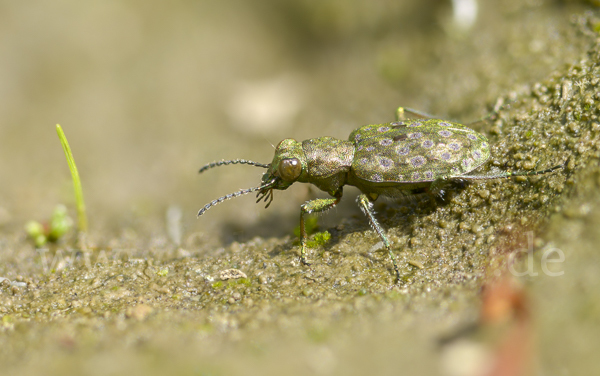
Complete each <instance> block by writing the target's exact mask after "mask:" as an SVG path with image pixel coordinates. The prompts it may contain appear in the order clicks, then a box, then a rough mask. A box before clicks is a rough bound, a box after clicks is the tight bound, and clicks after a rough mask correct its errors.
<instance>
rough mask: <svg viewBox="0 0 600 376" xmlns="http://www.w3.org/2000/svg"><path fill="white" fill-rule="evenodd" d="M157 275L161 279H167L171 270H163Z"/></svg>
mask: <svg viewBox="0 0 600 376" xmlns="http://www.w3.org/2000/svg"><path fill="white" fill-rule="evenodd" d="M156 275H158V276H159V277H166V276H167V275H169V269H167V268H165V269H161V270H159V271H158V272H156Z"/></svg>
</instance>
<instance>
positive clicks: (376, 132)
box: [198, 107, 564, 283]
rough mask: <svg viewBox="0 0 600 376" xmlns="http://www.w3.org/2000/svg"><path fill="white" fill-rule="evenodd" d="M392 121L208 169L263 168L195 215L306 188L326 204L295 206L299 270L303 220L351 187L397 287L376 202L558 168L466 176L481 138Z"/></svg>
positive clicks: (451, 128) (434, 125)
mask: <svg viewBox="0 0 600 376" xmlns="http://www.w3.org/2000/svg"><path fill="white" fill-rule="evenodd" d="M396 117H397V121H395V122H392V123H386V124H377V125H365V126H363V127H360V128H358V129H355V130H354V131H353V132H352V133H351V134H350V136H349V138H348V140H347V141H346V140H339V139H336V138H333V137H319V138H312V139H309V140H305V141H302V142H298V141H296V140H294V139H291V138H287V139H285V140H283V141H281V142H280V143H279V145H277V148H276V149H275V156H274V158H273V161H272V162H271V163H270V164H262V163H257V162H252V161H248V160H245V159H235V160H222V161H219V162H213V163H209V164H207V165H206V166H204V167H202V168H201V169H200V171H199V172H203V171H206V170H208V169H210V168H213V167H217V166H223V165H229V164H249V165H253V166H258V167H262V168H266V169H267V172H266V173H264V174H263V176H262V181H261V184H260V186H258V187H254V188H249V189H243V190H240V191H238V192H235V193H231V194H228V195H226V196H223V197H220V198H218V199H216V200H214V201H212V202H209V203H208V204H206V205H205V206H204V207H203V208H202V209H200V211H199V212H198V217H199V216H201V215H202V214H204V213H205V212H206V211H207V210H208V209H210V208H211V207H213V206H215V205H217V204H219V203H221V202H223V201H226V200H229V199H232V198H235V197H239V196H242V195H245V194H248V193H252V192H258V193H257V198H258V199H257V201H256V202H257V203H258V202H260V201H261V200H264V202H266V206H265V207H269V205H270V204H271V202H272V201H273V190H274V189H278V190H284V189H287V188H288V187H289V186H291V185H292V184H294V183H296V182H299V183H310V184H313V185H314V186H316V187H317V188H319V189H321V190H323V191H325V192H327V193H328V194H329V195H331V196H332V197H333V198H318V199H314V200H311V201H307V202H305V203H304V204H302V205H301V206H300V257H301V261H302V263H303V264H304V265H310V264H309V263H308V261H307V259H306V241H307V234H306V230H305V226H304V215H305V214H309V213H317V212H324V211H326V210H329V209H331V208H333V207H335V206H336V205H337V204H338V203H339V202H340V200H341V198H342V191H343V187H344V185H352V186H355V187H357V188H358V189H359V190H360V191H361V194H360V195H359V196H358V197H357V199H356V201H357V203H358V206H359V207H360V209H361V210H362V211H363V213H364V214H365V215H366V216H367V218H368V220H369V223H370V225H371V227H372V228H373V229H374V230H375V231H376V232H377V234H378V235H379V237H380V238H381V240H382V241H383V244H384V246H385V248H386V250H387V251H388V254H389V258H390V261H391V262H392V265H393V267H394V273H395V276H396V283H398V282H399V281H400V271H399V269H398V264H397V262H396V257H395V256H394V253H393V251H392V247H391V244H390V242H389V241H388V238H387V236H386V234H385V231H384V229H383V228H382V227H381V225H380V224H379V222H378V221H377V219H376V218H375V212H374V210H373V202H374V201H375V200H377V198H378V197H379V196H386V197H399V196H403V195H410V194H413V192H417V191H422V190H423V189H425V190H426V191H428V192H430V193H431V194H436V193H439V192H441V189H442V188H443V186H444V185H446V184H447V183H449V182H451V181H462V180H485V179H499V178H509V177H512V176H531V175H540V174H545V173H548V172H552V171H554V170H556V169H558V168H561V167H562V166H563V165H564V164H561V165H557V166H553V167H550V168H547V169H544V170H537V171H517V172H508V171H503V172H498V173H492V174H487V175H477V174H474V175H472V174H470V173H471V172H472V171H474V170H475V169H477V168H478V167H479V166H481V165H482V164H483V163H485V162H486V161H487V160H488V159H489V158H490V145H489V143H488V140H487V138H486V137H485V136H484V135H482V134H480V133H477V132H475V131H474V130H472V129H470V128H468V127H467V126H464V125H461V124H458V123H454V122H449V121H445V120H440V119H434V118H432V117H430V116H428V115H426V114H423V113H421V112H417V111H414V110H409V109H405V108H403V107H400V108H398V110H397V116H396Z"/></svg>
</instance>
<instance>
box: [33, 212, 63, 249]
mask: <svg viewBox="0 0 600 376" xmlns="http://www.w3.org/2000/svg"><path fill="white" fill-rule="evenodd" d="M71 227H73V219H71V217H69V214H68V213H67V208H66V207H65V206H64V205H57V206H56V208H54V211H53V212H52V216H51V217H50V221H49V222H48V223H47V224H45V225H43V224H41V223H39V222H37V221H29V222H27V224H26V225H25V231H26V232H27V235H29V237H30V238H32V239H33V241H34V242H35V245H36V247H42V246H44V245H45V244H46V243H48V242H56V241H58V240H59V239H60V238H61V237H62V236H63V235H65V234H66V233H67V232H68V231H69V230H70V229H71Z"/></svg>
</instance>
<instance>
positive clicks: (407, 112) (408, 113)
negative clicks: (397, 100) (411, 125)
mask: <svg viewBox="0 0 600 376" xmlns="http://www.w3.org/2000/svg"><path fill="white" fill-rule="evenodd" d="M433 118H436V117H435V116H433V115H429V114H426V113H425V112H421V111H417V110H413V109H412V108H406V107H398V109H397V110H396V121H400V120H407V119H433ZM436 119H437V118H436Z"/></svg>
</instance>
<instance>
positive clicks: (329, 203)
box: [300, 191, 342, 265]
mask: <svg viewBox="0 0 600 376" xmlns="http://www.w3.org/2000/svg"><path fill="white" fill-rule="evenodd" d="M341 199H342V192H341V191H340V192H339V193H337V194H336V195H335V198H318V199H315V200H311V201H307V202H305V203H304V204H302V205H301V206H300V259H301V260H302V263H303V264H304V265H310V264H309V263H308V261H306V239H307V235H306V228H305V227H304V214H310V213H319V212H324V211H327V210H329V209H331V208H333V207H334V206H336V205H337V204H338V203H339V202H340V200H341Z"/></svg>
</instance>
